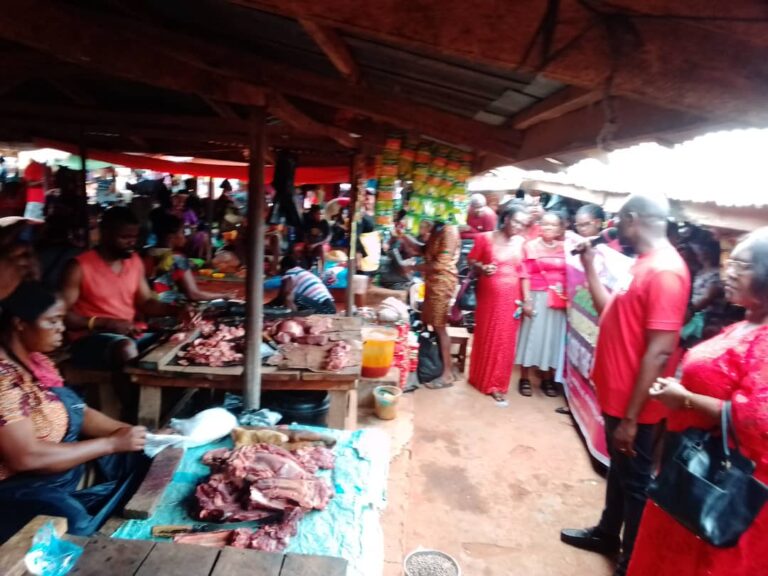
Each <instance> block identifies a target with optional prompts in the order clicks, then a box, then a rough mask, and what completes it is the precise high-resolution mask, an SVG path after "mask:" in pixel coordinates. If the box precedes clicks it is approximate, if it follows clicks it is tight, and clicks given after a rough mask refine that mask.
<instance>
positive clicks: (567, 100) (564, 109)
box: [512, 86, 603, 130]
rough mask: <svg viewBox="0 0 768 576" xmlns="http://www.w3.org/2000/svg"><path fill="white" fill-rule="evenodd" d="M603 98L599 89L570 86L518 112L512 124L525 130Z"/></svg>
mask: <svg viewBox="0 0 768 576" xmlns="http://www.w3.org/2000/svg"><path fill="white" fill-rule="evenodd" d="M602 98H603V92H601V91H599V90H585V89H583V88H577V87H576V86H568V87H566V88H563V89H562V90H560V91H559V92H555V93H554V94H553V95H552V96H549V97H548V98H545V99H544V100H542V101H541V102H537V103H536V104H533V105H532V106H529V107H528V108H526V109H524V110H523V111H522V112H520V113H518V114H516V115H515V116H514V117H513V118H512V125H513V126H514V127H515V128H517V129H518V130H525V129H526V128H530V127H531V126H533V125H534V124H538V123H540V122H545V121H547V120H553V119H555V118H559V117H560V116H562V115H563V114H567V113H568V112H573V111H574V110H578V109H579V108H584V107H585V106H589V105H590V104H594V103H595V102H599V101H600V100H602Z"/></svg>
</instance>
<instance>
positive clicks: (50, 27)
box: [0, 0, 266, 106]
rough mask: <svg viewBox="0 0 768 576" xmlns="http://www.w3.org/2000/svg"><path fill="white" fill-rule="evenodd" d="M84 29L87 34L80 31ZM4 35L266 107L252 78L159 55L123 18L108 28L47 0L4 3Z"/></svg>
mask: <svg viewBox="0 0 768 576" xmlns="http://www.w3.org/2000/svg"><path fill="white" fill-rule="evenodd" d="M36 14H37V15H38V16H42V17H40V18H38V17H36ZM43 15H45V16H43ZM84 29H87V30H88V33H87V34H85V33H80V32H78V31H82V30H84ZM0 37H1V38H3V39H5V40H9V41H11V42H17V43H19V44H23V45H25V46H28V47H30V48H34V49H36V50H40V51H42V52H45V53H47V54H50V55H52V56H54V57H56V58H58V59H61V60H65V61H68V62H72V63H74V64H78V65H81V66H84V67H87V68H91V69H95V70H99V71H100V72H103V73H105V74H107V75H110V76H118V77H122V78H125V79H128V80H132V81H135V82H141V83H144V84H150V85H153V86H157V87H159V88H164V89H167V90H174V91H180V92H188V93H192V94H199V95H201V96H206V97H209V98H214V99H218V100H224V101H227V102H235V103H239V104H245V105H248V106H263V105H264V103H265V100H266V98H265V91H264V90H263V89H262V88H260V87H258V86H255V85H253V84H252V83H247V82H243V81H240V80H236V79H233V78H229V77H226V76H223V75H220V74H216V73H214V72H212V71H210V70H209V71H206V70H201V69H199V68H194V67H191V66H187V65H184V64H183V63H182V62H180V61H178V60H175V59H174V58H173V57H171V56H169V55H166V54H160V53H159V52H158V50H157V49H156V47H155V46H154V45H153V44H152V43H151V42H145V41H140V42H137V41H136V38H137V36H136V34H135V33H134V32H133V31H132V29H131V26H126V22H124V21H120V23H119V25H116V26H110V27H105V28H101V27H100V26H98V25H95V26H89V25H88V24H87V23H86V22H84V21H83V20H82V19H81V18H80V12H79V11H78V10H75V9H70V8H64V7H63V6H54V5H52V4H51V3H50V2H48V1H46V0H28V1H25V2H23V3H22V2H9V3H6V5H4V6H3V9H2V10H0Z"/></svg>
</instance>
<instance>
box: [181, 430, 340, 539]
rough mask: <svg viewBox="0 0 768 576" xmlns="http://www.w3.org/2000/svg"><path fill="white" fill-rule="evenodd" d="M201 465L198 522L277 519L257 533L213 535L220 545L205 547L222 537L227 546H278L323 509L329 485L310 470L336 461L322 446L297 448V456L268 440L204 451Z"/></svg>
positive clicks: (327, 499) (330, 494)
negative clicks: (204, 476) (204, 472)
mask: <svg viewBox="0 0 768 576" xmlns="http://www.w3.org/2000/svg"><path fill="white" fill-rule="evenodd" d="M203 463H204V464H206V465H207V466H208V467H210V469H211V475H210V477H209V478H208V480H207V481H206V482H204V483H202V484H200V485H198V487H197V489H196V490H195V499H196V500H197V517H198V518H199V519H200V520H205V521H209V522H241V521H247V520H263V519H266V518H269V517H275V516H278V517H280V518H281V520H280V521H279V522H278V523H276V524H272V525H267V526H263V527H262V528H260V529H258V530H256V531H252V530H247V529H239V530H234V531H230V532H231V534H229V535H228V536H227V537H226V538H225V537H224V536H221V535H219V536H218V537H213V536H212V537H211V542H218V543H219V544H216V543H212V544H210V545H220V542H221V541H222V540H226V544H227V545H230V546H238V547H241V548H254V549H257V550H265V551H279V550H282V549H283V548H285V545H286V544H287V541H288V538H290V536H292V535H294V534H295V533H296V526H297V525H298V522H299V520H300V519H301V517H302V516H303V515H304V513H306V512H308V511H310V510H323V509H324V508H325V507H326V506H327V505H328V502H329V501H330V499H331V498H332V497H333V490H332V488H331V486H330V485H329V484H328V483H327V482H326V481H325V480H324V479H322V478H318V477H316V476H315V474H314V473H315V472H316V471H317V470H318V469H324V470H329V469H331V468H333V466H334V464H335V461H334V455H333V452H331V451H330V450H329V449H328V448H325V447H323V446H313V447H307V448H301V449H299V450H297V452H296V454H292V453H291V452H289V451H287V450H284V449H283V448H280V447H278V446H274V445H271V444H254V445H252V446H242V447H240V448H236V449H234V450H228V449H226V448H220V449H217V450H211V451H210V452H207V453H206V454H205V455H204V456H203ZM195 536H197V535H195ZM190 543H192V542H191V541H190ZM201 543H204V542H201Z"/></svg>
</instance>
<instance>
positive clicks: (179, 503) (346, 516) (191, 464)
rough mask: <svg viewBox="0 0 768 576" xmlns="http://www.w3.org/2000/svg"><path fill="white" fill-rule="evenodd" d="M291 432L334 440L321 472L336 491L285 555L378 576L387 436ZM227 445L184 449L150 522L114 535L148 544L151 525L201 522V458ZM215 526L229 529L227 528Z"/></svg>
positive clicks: (134, 523) (204, 471)
mask: <svg viewBox="0 0 768 576" xmlns="http://www.w3.org/2000/svg"><path fill="white" fill-rule="evenodd" d="M295 428H302V429H305V430H312V431H314V432H319V433H321V434H328V435H332V436H334V437H335V438H336V441H337V444H336V446H335V448H334V453H335V455H336V467H335V468H334V469H333V470H328V471H321V472H319V475H320V476H322V477H325V478H327V479H328V480H329V482H331V484H332V485H333V488H334V492H335V493H334V497H333V498H332V499H331V502H330V503H329V505H328V507H327V508H326V509H325V510H322V511H313V512H310V513H309V514H307V515H306V516H305V517H304V518H303V519H302V520H301V523H300V524H299V532H298V534H297V535H296V536H295V537H294V538H292V539H291V542H290V544H289V546H288V549H287V550H286V552H289V553H294V554H316V555H322V556H335V557H339V558H345V559H346V560H347V561H348V562H349V570H348V575H349V576H376V575H378V574H381V573H382V570H383V564H384V544H383V535H382V531H381V522H380V512H381V510H382V509H383V507H384V505H385V503H386V488H387V476H388V474H389V437H388V436H387V435H386V434H384V433H383V432H381V431H378V430H358V431H355V432H345V431H342V430H331V429H326V428H312V427H304V426H302V427H299V426H295ZM231 446H232V442H231V440H229V439H227V440H223V441H221V442H218V443H215V444H209V445H207V446H201V447H199V448H192V449H189V450H187V452H186V453H185V454H184V458H183V459H182V462H181V464H180V465H179V469H178V470H177V471H176V474H175V475H174V477H173V480H172V482H171V484H170V485H169V486H168V488H167V489H166V491H165V494H163V497H162V499H161V501H160V504H159V505H158V507H157V510H156V512H155V514H154V515H153V516H152V518H149V519H147V520H129V521H128V522H125V523H124V524H123V525H122V526H121V527H120V528H119V529H118V530H117V531H116V532H115V533H114V534H113V537H115V538H127V539H131V540H152V536H151V533H152V527H153V526H157V525H164V524H199V523H200V521H198V520H195V519H194V518H192V517H191V516H190V515H189V510H190V503H191V501H190V499H191V498H192V497H193V494H194V491H195V487H196V486H197V485H198V484H199V483H200V482H202V481H203V480H204V479H205V478H206V477H207V476H208V475H209V473H210V471H209V469H208V467H207V466H205V465H204V464H202V462H201V458H202V456H203V454H205V453H206V452H207V451H208V450H213V449H214V448H224V447H231ZM251 525H252V524H251ZM214 526H219V527H220V528H221V529H226V528H231V527H233V525H231V524H221V525H214ZM240 526H249V523H248V522H243V523H239V524H237V525H236V526H234V527H240Z"/></svg>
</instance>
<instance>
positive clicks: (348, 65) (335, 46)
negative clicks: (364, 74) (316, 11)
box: [299, 18, 360, 84]
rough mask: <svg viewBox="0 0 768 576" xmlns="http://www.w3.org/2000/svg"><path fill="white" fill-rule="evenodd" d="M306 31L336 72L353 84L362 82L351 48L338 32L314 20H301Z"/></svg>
mask: <svg viewBox="0 0 768 576" xmlns="http://www.w3.org/2000/svg"><path fill="white" fill-rule="evenodd" d="M299 23H301V25H302V27H303V28H304V31H305V32H306V33H307V34H309V36H310V37H311V38H312V40H314V41H315V44H317V45H318V46H319V47H320V49H321V50H322V51H323V52H324V53H325V55H326V56H327V57H328V59H329V60H330V61H331V63H332V64H333V65H334V66H335V67H336V70H338V71H339V73H340V74H341V75H342V76H343V77H344V78H346V79H347V80H348V81H349V82H351V83H352V84H357V83H358V82H359V81H360V68H358V66H357V63H356V62H355V59H354V58H353V57H352V53H351V52H350V51H349V47H348V46H347V45H346V44H345V42H344V40H343V39H342V38H341V36H339V34H338V32H336V30H334V29H333V28H330V27H328V26H323V25H322V24H318V23H317V22H315V21H314V20H309V19H307V18H299Z"/></svg>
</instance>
